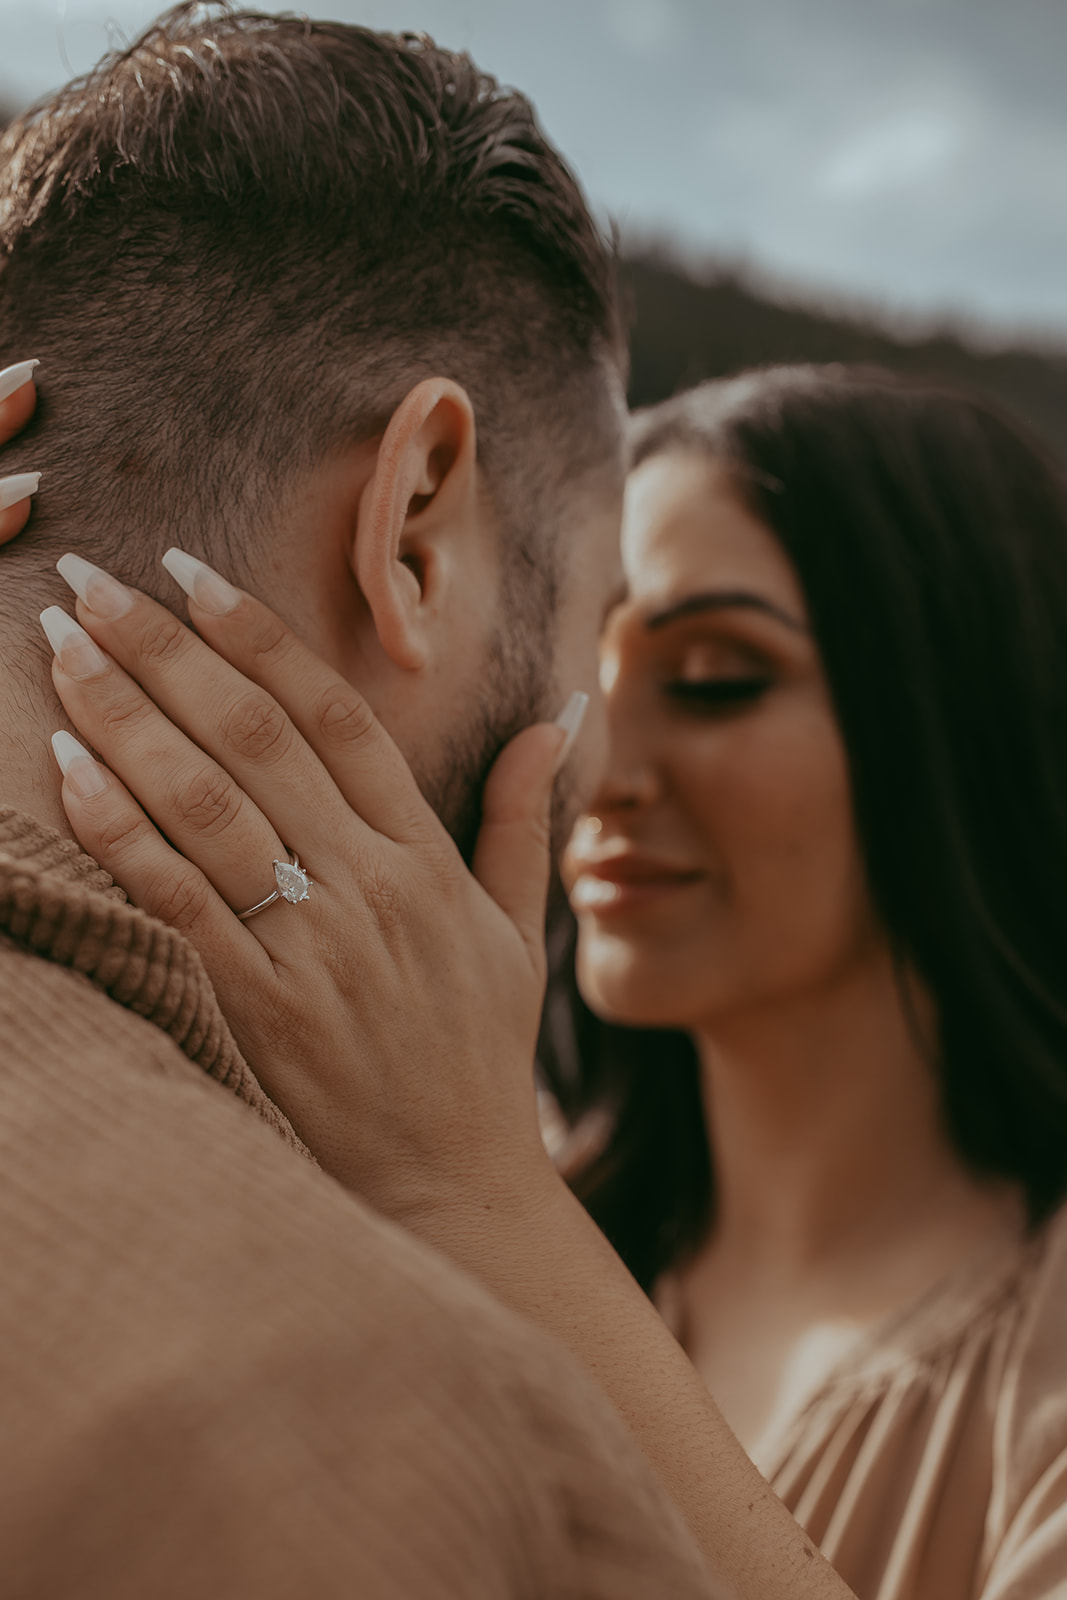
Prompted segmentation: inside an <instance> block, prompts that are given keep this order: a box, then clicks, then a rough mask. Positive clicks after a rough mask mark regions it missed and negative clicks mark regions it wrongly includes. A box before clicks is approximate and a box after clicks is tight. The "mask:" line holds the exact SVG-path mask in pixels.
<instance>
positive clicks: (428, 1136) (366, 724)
mask: <svg viewBox="0 0 1067 1600" xmlns="http://www.w3.org/2000/svg"><path fill="white" fill-rule="evenodd" d="M64 566H65V568H66V572H67V575H68V577H69V579H70V581H72V583H73V585H74V586H75V587H76V588H77V589H78V592H79V595H80V598H79V602H78V616H79V619H80V621H81V623H82V624H83V625H84V627H85V629H86V630H87V632H88V634H89V635H91V637H92V639H93V640H95V641H96V644H97V645H98V646H100V647H102V648H103V651H104V652H105V654H104V655H102V656H101V657H100V658H99V659H98V660H96V661H94V659H93V658H92V656H91V655H90V654H88V653H87V652H86V649H85V645H86V643H88V641H87V640H86V638H85V635H84V634H82V633H81V632H80V630H78V629H77V628H76V625H74V624H73V623H71V621H70V619H69V618H65V616H64V614H59V615H58V616H57V615H56V614H54V613H53V614H46V616H50V623H49V630H50V637H51V638H52V640H53V644H54V646H55V647H56V648H57V661H56V664H55V668H54V680H55V684H56V688H57V690H58V692H59V695H60V697H61V699H62V701H63V704H64V706H65V707H66V710H67V712H68V714H69V716H70V717H71V719H72V721H73V722H74V724H75V725H76V726H77V727H78V728H79V729H80V730H81V731H82V732H83V733H84V734H85V735H86V736H87V738H88V739H89V741H90V742H91V743H92V744H93V746H94V747H95V748H96V749H97V750H98V751H99V753H100V755H101V756H102V757H103V759H104V761H106V763H107V767H106V768H105V767H100V766H97V765H94V764H92V763H91V762H90V761H89V758H88V756H86V755H85V754H84V753H83V754H81V755H78V754H77V753H76V752H72V750H71V746H70V745H69V744H68V745H66V746H62V747H61V748H62V749H63V752H64V753H63V765H64V767H65V781H64V788H63V797H64V804H65V806H66V808H67V811H68V815H69V817H70V820H71V823H72V825H73V827H74V829H75V832H76V833H77V835H78V837H79V838H80V839H81V841H82V843H83V844H84V845H85V847H86V849H88V850H89V851H90V852H91V853H92V854H93V855H95V856H96V857H97V859H98V860H100V861H101V863H102V864H103V865H104V866H106V867H107V868H108V870H109V871H111V872H112V873H113V875H114V876H115V877H116V879H117V881H119V882H120V883H122V884H123V886H124V887H125V888H126V889H127V890H128V892H130V894H131V896H132V898H133V899H134V900H135V901H137V903H139V904H140V905H142V906H143V907H145V909H147V910H149V911H153V912H155V913H156V914H158V915H162V916H164V917H165V918H166V919H167V920H169V921H171V922H176V923H177V924H178V925H179V926H180V927H181V929H182V931H183V932H185V933H186V934H187V935H188V936H189V937H190V938H191V939H192V940H193V942H194V943H195V944H196V945H197V946H198V948H199V950H200V952H201V954H202V956H203V958H204V961H205V963H206V965H207V967H208V970H209V972H210V973H211V975H212V978H213V981H214V982H215V984H216V988H217V990H218V992H219V996H220V1000H221V1001H222V1004H223V1007H224V1010H225V1011H226V1013H227V1016H228V1019H229V1021H230V1023H231V1026H232V1027H233V1029H234V1032H235V1034H236V1036H237V1038H238V1041H239V1042H240V1043H241V1045H242V1047H243V1048H244V1050H245V1053H246V1055H247V1056H248V1058H249V1060H250V1061H251V1062H252V1064H253V1066H254V1067H255V1070H256V1072H257V1074H258V1075H259V1076H260V1078H261V1080H262V1081H263V1083H264V1085H265V1087H266V1088H267V1089H268V1091H269V1092H270V1093H271V1094H272V1095H273V1097H274V1098H275V1099H276V1100H277V1101H278V1103H279V1104H280V1105H281V1106H282V1107H283V1109H284V1110H285V1111H286V1112H287V1114H288V1115H289V1116H290V1118H291V1120H292V1121H293V1122H294V1124H295V1126H296V1127H297V1129H298V1131H299V1132H300V1133H301V1135H302V1136H303V1137H304V1139H305V1140H306V1141H307V1142H308V1144H309V1145H310V1147H311V1148H312V1150H313V1151H314V1152H315V1154H316V1155H317V1156H318V1157H319V1159H320V1160H321V1161H322V1163H323V1165H324V1166H325V1167H326V1168H327V1169H328V1170H329V1171H331V1172H332V1173H333V1174H334V1175H335V1176H336V1177H337V1178H338V1179H339V1180H340V1181H342V1182H343V1183H345V1184H347V1185H349V1186H350V1187H352V1188H353V1189H355V1190H357V1191H358V1192H360V1193H361V1194H362V1195H364V1196H365V1197H366V1198H367V1199H369V1201H370V1202H371V1203H372V1204H373V1205H375V1206H376V1207H377V1208H378V1209H379V1210H381V1211H382V1212H383V1213H385V1214H386V1215H388V1216H390V1217H392V1218H393V1219H394V1220H396V1221H398V1222H399V1223H401V1224H402V1225H403V1226H405V1227H407V1228H409V1229H410V1230H412V1231H413V1232H415V1233H417V1234H419V1235H420V1236H421V1237H422V1238H424V1239H425V1240H427V1241H428V1242H429V1243H431V1244H433V1245H435V1246H436V1247H438V1248H439V1249H440V1250H441V1251H442V1252H443V1253H445V1254H447V1255H448V1256H450V1257H451V1258H452V1259H453V1260H454V1261H456V1262H457V1263H458V1264H459V1265H461V1266H462V1267H464V1268H466V1269H467V1270H468V1271H470V1272H472V1273H473V1274H474V1275H476V1276H477V1277H479V1278H480V1279H481V1280H482V1281H483V1282H484V1283H485V1284H486V1285H487V1286H488V1287H489V1288H490V1289H491V1290H492V1291H493V1292H494V1293H495V1294H496V1295H497V1296H498V1297H499V1298H500V1299H502V1300H504V1301H506V1302H507V1303H508V1304H510V1305H511V1306H512V1307H514V1308H515V1309H517V1310H518V1311H520V1312H522V1313H523V1314H525V1315H526V1316H527V1317H528V1318H530V1319H531V1320H532V1321H534V1322H536V1323H538V1324H539V1325H540V1326H541V1327H542V1328H544V1329H546V1330H547V1331H549V1332H550V1333H553V1334H555V1335H556V1336H557V1337H558V1338H560V1339H561V1340H562V1341H563V1343H564V1344H566V1345H567V1346H568V1347H569V1348H570V1349H571V1351H572V1352H573V1353H574V1354H575V1355H576V1356H577V1357H578V1359H579V1360H580V1361H581V1362H582V1363H583V1364H584V1365H585V1366H586V1368H587V1369H588V1370H589V1371H590V1372H591V1373H592V1374H593V1376H594V1377H595V1378H596V1379H597V1381H598V1382H599V1383H600V1384H601V1386H602V1387H603V1389H604V1390H605V1391H606V1392H607V1394H608V1395H609V1396H610V1398H611V1399H612V1400H613V1402H614V1403H615V1405H616V1407H617V1408H618V1410H619V1411H620V1412H621V1413H622V1415H623V1416H624V1417H625V1418H626V1420H627V1422H628V1424H629V1426H630V1428H631V1430H632V1432H633V1433H634V1435H635V1437H636V1438H637V1440H638V1441H639V1443H640V1444H641V1446H642V1448H643V1450H644V1452H645V1454H646V1456H647V1457H648V1459H649V1460H650V1461H651V1463H652V1464H653V1466H654V1467H655V1468H656V1469H657V1470H658V1472H659V1474H660V1476H661V1477H662V1479H663V1480H664V1482H665V1483H666V1484H667V1486H668V1488H669V1489H670V1491H671V1492H672V1494H673V1496H674V1498H675V1500H676V1502H677V1504H678V1505H679V1507H680V1509H681V1510H682V1512H683V1514H684V1515H685V1516H686V1518H687V1520H688V1521H689V1524H690V1526H691V1528H692V1529H693V1531H694V1533H695V1535H696V1537H697V1538H698V1540H699V1542H700V1545H701V1548H702V1549H703V1551H704V1553H705V1555H706V1557H707V1561H708V1565H709V1568H710V1569H711V1571H712V1573H713V1574H714V1575H715V1577H716V1578H717V1579H719V1580H720V1582H721V1584H722V1586H723V1589H724V1592H725V1593H726V1594H729V1595H731V1596H735V1597H738V1600H847V1597H848V1596H849V1595H850V1593H851V1591H850V1590H849V1589H848V1588H847V1586H846V1585H845V1584H844V1583H843V1582H842V1581H841V1579H840V1578H838V1577H837V1576H836V1574H835V1573H834V1572H833V1571H832V1569H831V1568H830V1567H829V1566H828V1564H827V1563H826V1562H825V1561H824V1560H823V1559H822V1557H821V1556H820V1555H819V1554H818V1552H817V1551H816V1550H815V1549H814V1547H813V1546H812V1544H811V1542H810V1541H809V1540H808V1538H807V1537H806V1535H805V1534H804V1533H803V1531H802V1530H801V1529H800V1528H799V1527H798V1525H797V1524H796V1523H795V1521H794V1520H793V1519H792V1517H791V1516H790V1515H789V1513H788V1512H787V1511H786V1509H785V1507H784V1506H783V1505H782V1504H781V1502H780V1501H779V1500H778V1499H777V1497H776V1496H775V1495H774V1493H773V1492H772V1491H771V1489H770V1488H769V1487H768V1485H767V1484H766V1483H765V1481H764V1480H763V1479H762V1478H761V1477H760V1475H759V1473H758V1472H757V1471H756V1469H755V1468H754V1467H753V1466H752V1464H751V1462H750V1461H749V1459H748V1457H747V1456H746V1455H745V1453H744V1451H743V1450H742V1448H741V1446H740V1445H739V1444H738V1442H737V1441H736V1439H735V1438H734V1436H733V1435H732V1434H731V1432H730V1430H729V1429H728V1427H727V1426H726V1424H725V1422H724V1421H723V1419H722V1417H721V1415H720V1413H719V1411H718V1410H717V1408H716V1406H715V1405H714V1403H713V1401H712V1400H711V1398H710V1396H709V1395H708V1393H707V1391H706V1389H705V1387H704V1386H703V1384H702V1383H701V1381H700V1379H699V1378H698V1376H697V1374H696V1373H695V1371H694V1370H693V1368H692V1366H691V1365H690V1363H689V1362H688V1361H687V1359H686V1357H685V1356H684V1354H683V1352H682V1351H681V1350H680V1348H679V1347H678V1345H677V1344H676V1343H675V1341H674V1339H673V1338H672V1337H671V1335H670V1334H669V1333H668V1331H667V1330H666V1328H665V1327H664V1325H663V1324H662V1322H661V1321H660V1319H659V1317H658V1315H657V1314H656V1312H655V1311H654V1309H653V1308H652V1306H651V1305H650V1304H649V1302H648V1301H647V1299H646V1298H645V1296H644V1295H643V1294H642V1293H641V1291H640V1289H639V1288H638V1287H637V1285H636V1284H635V1283H634V1281H633V1279H632V1278H631V1277H630V1275H629V1273H628V1272H627V1271H626V1268H625V1267H624V1266H623V1264H622V1263H621V1261H620V1260H619V1259H618V1257H617V1256H616V1255H615V1253H614V1252H613V1251H612V1249H611V1248H610V1246H609V1245H608V1244H607V1242H606V1240H605V1239H604V1238H603V1236H602V1235H601V1234H600V1232H599V1230H598V1229H597V1228H596V1226H595V1225H594V1224H593V1222H592V1221H591V1219H590V1218H589V1217H588V1215H587V1214H586V1213H585V1211H584V1210H583V1209H582V1207H581V1206H580V1205H579V1204H578V1202H577V1201H576V1200H574V1198H573V1197H572V1196H571V1194H570V1193H569V1191H568V1190H567V1189H566V1187H565V1185H564V1184H563V1182H562V1180H561V1179H560V1178H559V1176H558V1174H557V1173H556V1172H555V1170H554V1168H553V1167H552V1166H551V1163H550V1162H549V1160H548V1158H547V1156H546V1155H545V1153H544V1150H543V1147H542V1145H541V1142H540V1138H539V1135H538V1129H537V1120H536V1109H535V1099H534V1092H533V1078H532V1071H531V1065H532V1060H533V1044H534V1036H535V1032H536V1026H537V1018H538V1013H539V1009H540V1002H541V995H542V991H543V983H544V957H543V949H542V944H541V929H542V926H543V914H544V899H545V891H546V883H547V877H548V812H549V802H550V794H551V788H552V778H553V764H554V762H555V761H556V759H557V758H558V755H559V750H560V745H561V743H562V738H563V735H562V733H561V732H560V731H559V730H557V729H553V728H551V727H548V726H541V727H539V728H534V729H528V730H527V731H526V733H524V734H522V735H520V736H519V738H518V739H517V740H516V741H514V742H513V744H512V745H511V746H509V747H508V749H507V750H506V751H505V752H504V754H503V755H502V757H501V758H500V761H499V762H498V764H497V767H496V768H495V769H494V772H493V774H492V776H491V778H490V781H489V784H488V786H487V790H486V795H485V804H484V814H485V826H484V828H483V833H482V836H481V839H480V841H479V845H478V849H477V852H476V855H475V860H474V872H475V874H476V876H472V875H471V874H469V873H467V871H466V870H465V868H464V867H463V865H462V862H461V861H460V859H459V856H458V854H457V853H456V851H455V849H454V847H453V845H452V843H451V841H450V840H449V839H448V837H447V835H446V834H445V833H444V830H443V829H442V828H441V826H440V824H439V823H438V821H437V819H436V818H435V817H434V816H433V814H432V813H431V812H430V811H429V808H428V807H427V806H426V805H425V803H424V801H423V800H422V798H421V796H420V795H419V793H418V790H417V788H416V786H415V784H414V781H413V779H412V778H411V775H410V773H409V771H408V768H407V766H406V763H404V761H403V760H402V758H401V757H400V755H399V752H397V750H396V749H395V747H394V746H393V745H392V742H391V741H390V740H389V738H388V736H387V735H386V734H385V733H384V731H383V730H382V729H381V727H380V725H379V724H378V723H377V722H376V721H375V719H374V718H373V716H371V714H370V712H369V710H368V708H367V707H366V705H365V703H364V702H363V701H362V699H361V698H360V696H359V695H358V694H357V693H356V691H355V690H353V689H352V688H351V687H350V686H349V685H348V684H347V683H345V682H344V681H343V680H341V679H340V678H338V677H337V675H336V674H334V673H333V672H332V671H330V669H328V668H327V667H326V666H325V665H324V664H322V663H321V662H319V661H317V660H316V659H315V658H314V657H313V656H312V655H311V654H310V653H309V652H308V651H307V650H306V649H305V648H304V647H303V646H302V645H301V644H300V643H299V641H298V640H296V639H295V637H294V636H293V635H292V634H291V633H290V632H289V631H288V630H287V629H286V628H285V627H284V626H283V625H282V624H281V623H280V622H279V621H278V619H277V618H275V617H274V616H272V615H271V613H269V612H268V611H267V610H266V609H265V608H264V607H263V606H261V605H260V604H259V603H258V602H256V601H255V600H253V599H252V598H251V597H249V596H247V595H243V594H241V593H240V592H239V591H235V590H230V589H228V586H225V585H223V586H222V587H214V588H213V587H212V583H213V582H214V583H216V584H221V583H222V580H211V579H209V578H207V577H205V576H204V569H197V568H196V566H195V564H194V566H193V567H189V566H188V564H186V566H185V567H184V568H181V569H180V570H182V571H184V574H185V578H184V582H185V583H187V584H188V585H189V587H190V589H191V590H192V592H193V593H194V594H195V595H196V596H197V599H199V600H200V601H201V602H204V601H205V600H207V601H209V602H210V604H208V605H205V604H203V603H201V604H197V603H196V601H195V600H194V601H193V603H192V605H191V607H190V609H191V613H192V617H193V620H194V622H195V624H196V627H197V629H198V631H199V633H200V635H202V638H198V637H197V635H196V634H194V633H192V632H190V631H189V630H188V629H186V628H184V627H183V626H182V625H181V624H180V623H179V622H177V620H176V619H175V618H174V617H173V616H172V615H171V614H170V612H168V611H167V610H165V609H164V608H162V607H160V606H157V605H156V604H155V603H154V602H153V601H151V600H148V599H147V598H146V597H144V596H142V595H139V594H137V593H136V592H135V591H132V590H127V589H121V586H120V592H119V593H118V594H116V590H115V589H114V588H111V589H109V588H108V586H107V584H108V582H110V583H111V584H112V585H113V584H114V580H105V579H104V577H103V575H100V574H96V573H95V572H94V570H93V569H88V568H87V566H86V564H85V563H81V564H78V563H74V564H73V565H71V564H70V563H69V562H66V561H65V562H64ZM179 567H180V564H179ZM116 600H118V601H119V602H120V603H119V604H116ZM87 601H88V603H86V602H87ZM108 612H110V613H111V614H110V615H107V614H106V613H108ZM209 646H210V648H209ZM135 795H136V796H137V799H136V800H135V799H134V796H135ZM138 800H139V801H140V802H141V804H138ZM142 807H143V809H142ZM149 818H151V819H152V820H151V821H150V820H149ZM153 824H155V825H153ZM157 828H158V830H159V831H157ZM286 846H289V847H297V848H298V849H299V851H300V857H301V861H302V862H303V864H304V865H305V866H306V867H307V869H308V870H309V872H310V873H311V877H312V879H313V885H312V888H311V890H310V893H309V898H308V900H307V902H306V903H303V904H300V905H296V906H292V907H289V906H285V905H283V904H276V905H274V906H271V907H270V908H268V910H267V911H265V912H262V913H260V914H259V915H258V916H256V917H255V918H253V919H252V920H250V921H248V922H242V921H239V920H238V918H237V916H235V915H234V912H235V911H239V910H240V909H241V908H242V906H247V905H251V904H252V903H253V902H255V901H256V900H258V899H260V898H262V894H263V893H264V892H266V887H269V886H264V884H263V881H262V879H263V873H264V869H267V868H269V862H270V861H271V859H272V858H275V857H279V858H281V859H284V849H285V847H286ZM479 880H480V881H479Z"/></svg>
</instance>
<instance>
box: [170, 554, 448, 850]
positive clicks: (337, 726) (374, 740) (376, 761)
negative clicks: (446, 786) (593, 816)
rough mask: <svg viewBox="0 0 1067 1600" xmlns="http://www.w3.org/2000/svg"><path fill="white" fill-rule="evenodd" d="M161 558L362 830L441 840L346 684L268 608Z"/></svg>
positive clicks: (199, 621)
mask: <svg viewBox="0 0 1067 1600" xmlns="http://www.w3.org/2000/svg"><path fill="white" fill-rule="evenodd" d="M163 564H164V566H165V567H166V569H167V571H168V572H169V573H170V574H171V576H172V577H173V578H174V579H175V581H176V582H177V583H179V584H180V585H181V587H182V588H183V589H184V590H185V593H186V594H187V595H188V597H189V601H190V607H189V611H190V615H191V617H192V619H193V621H194V623H195V624H196V628H197V631H198V633H200V635H201V636H202V637H203V638H204V639H205V640H206V641H207V643H208V644H210V645H211V647H212V649H213V650H215V651H217V652H218V654H219V655H220V656H223V657H224V658H225V660H227V661H228V662H230V663H231V665H232V666H233V667H235V668H236V669H237V671H238V672H240V673H242V674H243V675H244V676H245V677H246V678H250V679H251V680H252V682H253V683H257V684H259V685H260V687H261V688H263V689H265V690H266V691H267V693H268V694H270V695H271V696H272V697H273V698H274V699H275V700H276V701H277V703H278V704H279V705H280V706H282V707H283V708H284V710H285V711H286V712H287V713H288V715H289V717H290V719H291V721H292V722H293V724H294V726H295V727H297V728H298V729H299V730H300V733H301V734H302V735H303V737H304V739H305V740H306V741H307V743H308V745H309V746H310V747H311V749H312V750H314V751H315V753H316V754H317V755H318V757H319V759H320V760H321V761H322V763H323V765H324V766H325V767H326V769H327V771H328V772H329V773H330V776H331V777H332V778H333V780H334V782H335V783H336V785H337V787H338V789H339V790H340V792H341V794H342V795H343V796H344V798H345V801H346V802H347V804H348V805H349V806H350V807H351V808H352V809H353V810H354V811H355V812H357V813H358V815H359V816H361V817H362V818H363V819H364V821H365V822H366V823H368V824H369V826H370V827H372V828H373V829H374V830H375V831H376V832H377V833H382V834H384V835H385V836H386V837H387V838H390V839H394V840H396V841H397V842H407V843H420V842H423V841H429V840H438V839H440V838H442V837H443V830H442V828H441V826H440V824H439V822H438V820H437V818H436V816H435V815H434V813H433V811H432V810H431V809H430V807H429V806H428V805H427V803H426V800H425V799H424V798H423V795H422V793H421V792H420V790H419V788H418V785H417V784H416V782H415V780H414V778H413V777H412V775H411V769H410V768H409V766H408V764H407V762H406V761H405V760H404V757H403V756H402V755H401V753H400V751H399V750H398V749H397V747H396V745H395V744H394V743H393V741H392V739H391V738H390V737H389V735H388V734H387V733H386V731H385V729H384V728H383V727H382V725H381V723H380V722H379V721H378V719H377V717H375V715H374V713H373V712H372V711H371V709H370V707H369V706H368V705H367V702H366V701H365V700H364V699H363V697H362V695H361V694H359V693H358V691H357V690H355V689H354V688H353V687H352V685H351V684H350V683H348V682H346V680H345V679H344V678H342V677H341V676H340V674H339V673H337V672H335V671H334V670H333V668H332V667H329V666H327V664H326V663H325V662H324V661H322V660H321V659H320V658H319V657H318V656H316V655H315V653H314V651H312V650H309V649H308V647H307V645H305V644H303V643H302V642H301V641H300V640H299V639H298V638H297V637H296V635H295V634H294V633H293V631H292V630H291V629H290V628H288V627H286V625H285V623H284V622H282V621H281V619H280V618H279V617H277V616H276V615H275V614H274V612H273V611H270V610H269V609H268V608H267V607H266V606H265V605H263V604H262V603H261V602H260V601H259V600H256V599H254V598H253V597H252V596H251V595H250V594H247V593H245V591H244V590H241V589H235V588H234V587H233V585H232V584H230V583H227V582H226V580H225V579H224V578H222V577H220V576H219V574H218V573H217V572H215V571H213V570H212V568H211V567H209V566H206V565H205V563H204V562H202V561H198V560H197V559H196V557H194V556H190V555H187V554H186V552H185V551H183V550H168V551H167V554H166V555H165V556H164V557H163Z"/></svg>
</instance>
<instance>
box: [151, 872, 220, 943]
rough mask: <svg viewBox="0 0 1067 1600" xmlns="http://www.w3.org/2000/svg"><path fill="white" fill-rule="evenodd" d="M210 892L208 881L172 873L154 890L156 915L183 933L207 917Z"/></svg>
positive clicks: (189, 875) (154, 912)
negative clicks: (205, 913) (203, 917)
mask: <svg viewBox="0 0 1067 1600" xmlns="http://www.w3.org/2000/svg"><path fill="white" fill-rule="evenodd" d="M209 893H210V891H209V889H208V885H207V883H206V881H205V880H204V879H203V878H201V877H199V876H198V875H196V874H195V873H192V872H168V873H167V874H165V876H163V877H161V878H160V879H159V881H158V882H157V883H156V884H155V885H154V887H153V891H152V907H151V909H152V913H153V915H154V916H156V917H158V918H159V920H160V921H161V922H165V923H167V925H168V926H169V927H171V928H176V929H177V930H178V931H179V932H182V931H183V930H184V929H186V928H191V927H193V926H194V925H195V924H196V923H197V922H198V921H199V920H200V919H201V917H202V916H203V915H204V912H205V910H206V909H207V902H208V896H209Z"/></svg>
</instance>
